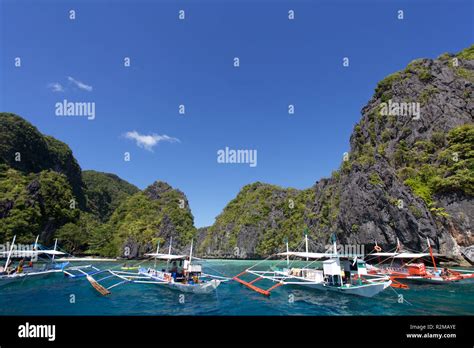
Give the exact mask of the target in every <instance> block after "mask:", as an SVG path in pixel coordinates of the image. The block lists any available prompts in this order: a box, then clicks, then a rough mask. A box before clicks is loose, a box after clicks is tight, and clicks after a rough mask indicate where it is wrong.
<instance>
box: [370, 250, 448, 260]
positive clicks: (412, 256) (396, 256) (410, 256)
mask: <svg viewBox="0 0 474 348" xmlns="http://www.w3.org/2000/svg"><path fill="white" fill-rule="evenodd" d="M367 256H386V257H393V258H394V259H417V258H422V257H426V256H430V254H429V253H408V252H403V253H384V252H380V253H373V254H369V255H367ZM433 256H436V257H439V256H442V255H441V254H435V253H433Z"/></svg>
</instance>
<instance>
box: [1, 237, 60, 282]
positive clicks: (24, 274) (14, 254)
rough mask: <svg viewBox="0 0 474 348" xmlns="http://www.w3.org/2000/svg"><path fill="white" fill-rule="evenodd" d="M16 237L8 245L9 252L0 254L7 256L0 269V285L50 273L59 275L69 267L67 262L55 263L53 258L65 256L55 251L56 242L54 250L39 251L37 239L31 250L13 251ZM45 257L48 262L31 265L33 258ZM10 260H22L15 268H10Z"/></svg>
mask: <svg viewBox="0 0 474 348" xmlns="http://www.w3.org/2000/svg"><path fill="white" fill-rule="evenodd" d="M15 240H16V236H14V237H13V241H12V243H11V245H10V250H9V251H4V252H1V253H0V255H7V260H6V262H5V266H4V267H0V285H5V284H8V283H11V282H14V281H17V280H20V279H27V278H31V277H35V278H37V277H41V276H46V275H49V274H52V273H61V272H63V270H64V269H65V268H66V267H67V266H68V265H69V262H56V261H55V256H58V255H65V253H63V252H61V251H58V250H56V248H57V242H58V241H57V240H56V241H55V243H54V249H52V250H47V249H41V248H40V247H39V245H38V237H37V238H36V241H35V244H34V246H33V247H32V249H31V250H14V246H15ZM44 255H46V256H47V257H48V258H49V260H47V261H46V262H44V263H35V264H33V260H32V259H33V258H37V257H39V256H44ZM12 258H21V259H22V260H21V261H20V262H19V263H18V265H17V266H16V267H13V266H12ZM27 258H30V260H31V261H30V262H29V263H28V264H26V265H25V264H24V261H25V259H27Z"/></svg>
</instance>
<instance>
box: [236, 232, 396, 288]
mask: <svg viewBox="0 0 474 348" xmlns="http://www.w3.org/2000/svg"><path fill="white" fill-rule="evenodd" d="M305 244H306V251H305V252H295V251H289V250H288V242H286V252H282V253H277V254H274V255H272V256H271V257H274V256H277V257H286V267H285V268H277V267H272V268H271V269H270V270H267V271H259V270H256V269H255V268H254V267H255V266H256V265H254V266H252V267H251V268H248V269H246V270H245V271H244V272H242V273H240V274H238V275H236V276H235V277H233V279H234V280H235V281H237V282H239V283H241V284H242V285H245V286H246V287H248V288H249V289H251V290H254V291H256V292H258V293H260V294H262V295H265V296H270V293H271V291H272V290H274V289H276V288H277V287H279V286H282V285H294V286H305V287H309V288H313V289H317V290H328V291H335V292H339V293H344V294H350V295H357V296H363V297H372V296H375V295H377V294H378V293H380V292H381V291H383V290H385V289H386V288H387V287H389V286H390V284H391V283H392V281H391V280H390V279H389V277H387V276H384V275H382V276H380V275H370V274H368V273H367V269H366V264H365V261H363V260H360V259H358V258H357V256H356V257H354V258H353V259H352V258H349V257H343V256H341V255H338V253H337V247H336V241H335V239H334V240H333V252H332V253H312V252H308V237H307V235H306V234H305ZM271 257H270V258H271ZM290 257H293V258H297V259H298V258H299V259H306V261H307V262H308V261H309V263H307V264H306V265H304V266H302V267H299V268H297V267H292V262H290ZM316 261H322V269H320V268H317V267H316V265H314V263H315V262H316ZM293 262H294V261H293ZM245 274H250V275H252V276H254V277H255V278H254V279H253V280H251V281H245V280H243V279H242V278H241V277H242V276H244V275H245ZM263 280H270V281H271V282H273V283H274V285H273V286H271V287H270V288H268V289H262V288H260V287H257V286H256V285H255V283H256V282H258V281H263Z"/></svg>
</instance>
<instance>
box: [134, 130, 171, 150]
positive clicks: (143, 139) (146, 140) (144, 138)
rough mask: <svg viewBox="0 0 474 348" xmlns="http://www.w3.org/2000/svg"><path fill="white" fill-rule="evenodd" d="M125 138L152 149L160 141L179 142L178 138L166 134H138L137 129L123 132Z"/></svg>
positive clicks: (146, 148)
mask: <svg viewBox="0 0 474 348" xmlns="http://www.w3.org/2000/svg"><path fill="white" fill-rule="evenodd" d="M125 138H127V139H131V140H135V142H136V144H137V145H138V146H139V147H142V148H144V149H145V150H148V151H152V152H153V147H154V146H156V145H157V144H158V143H160V142H168V143H179V142H180V141H179V139H177V138H173V137H169V136H167V135H166V134H163V135H158V134H151V135H144V134H140V133H138V132H137V131H132V132H127V133H125Z"/></svg>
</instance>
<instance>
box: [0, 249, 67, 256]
mask: <svg viewBox="0 0 474 348" xmlns="http://www.w3.org/2000/svg"><path fill="white" fill-rule="evenodd" d="M0 254H1V255H8V254H9V252H8V251H2V252H0ZM40 254H46V255H66V253H63V252H62V251H58V250H13V251H12V255H21V256H33V255H40Z"/></svg>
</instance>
